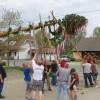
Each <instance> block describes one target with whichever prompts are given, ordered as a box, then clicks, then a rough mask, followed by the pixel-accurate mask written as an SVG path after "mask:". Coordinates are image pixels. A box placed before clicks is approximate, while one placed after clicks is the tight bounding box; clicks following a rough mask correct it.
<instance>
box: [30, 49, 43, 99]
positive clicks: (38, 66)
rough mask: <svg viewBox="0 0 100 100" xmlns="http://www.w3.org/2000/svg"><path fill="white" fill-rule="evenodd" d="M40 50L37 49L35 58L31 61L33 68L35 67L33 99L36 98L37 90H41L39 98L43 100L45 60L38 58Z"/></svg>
mask: <svg viewBox="0 0 100 100" xmlns="http://www.w3.org/2000/svg"><path fill="white" fill-rule="evenodd" d="M37 55H38V50H37V51H36V53H35V55H34V58H33V60H32V61H31V69H33V84H32V85H33V100H36V90H37V88H38V90H39V100H42V88H43V81H42V79H43V71H44V66H43V61H42V60H40V59H37V60H36V57H37Z"/></svg>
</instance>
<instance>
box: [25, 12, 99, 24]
mask: <svg viewBox="0 0 100 100" xmlns="http://www.w3.org/2000/svg"><path fill="white" fill-rule="evenodd" d="M99 11H100V10H90V11H86V12H78V13H76V14H82V13H93V12H99ZM62 16H65V15H59V16H55V17H62ZM47 18H48V17H43V18H42V19H43V20H44V19H47ZM38 20H39V18H37V19H34V20H31V21H26V22H24V23H27V22H32V21H33V22H34V21H38Z"/></svg>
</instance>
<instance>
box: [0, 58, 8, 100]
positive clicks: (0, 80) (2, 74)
mask: <svg viewBox="0 0 100 100" xmlns="http://www.w3.org/2000/svg"><path fill="white" fill-rule="evenodd" d="M6 77H7V74H6V71H5V69H4V68H3V66H2V61H1V58H0V98H5V97H4V96H2V90H3V86H4V79H5V78H6Z"/></svg>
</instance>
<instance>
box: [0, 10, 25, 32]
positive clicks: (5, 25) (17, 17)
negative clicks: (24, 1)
mask: <svg viewBox="0 0 100 100" xmlns="http://www.w3.org/2000/svg"><path fill="white" fill-rule="evenodd" d="M22 23H23V21H22V20H21V13H20V12H18V11H14V10H13V9H6V8H2V16H1V21H0V29H1V30H5V29H9V28H10V27H18V26H20V25H22Z"/></svg>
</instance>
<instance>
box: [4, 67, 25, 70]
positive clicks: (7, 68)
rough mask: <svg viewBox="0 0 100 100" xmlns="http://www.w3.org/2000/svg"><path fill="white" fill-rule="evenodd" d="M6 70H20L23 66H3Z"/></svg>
mask: <svg viewBox="0 0 100 100" xmlns="http://www.w3.org/2000/svg"><path fill="white" fill-rule="evenodd" d="M4 68H5V69H6V70H9V69H17V70H19V71H22V70H23V67H21V66H15V67H13V66H9V67H4Z"/></svg>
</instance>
